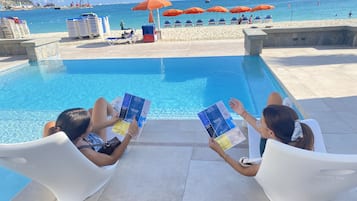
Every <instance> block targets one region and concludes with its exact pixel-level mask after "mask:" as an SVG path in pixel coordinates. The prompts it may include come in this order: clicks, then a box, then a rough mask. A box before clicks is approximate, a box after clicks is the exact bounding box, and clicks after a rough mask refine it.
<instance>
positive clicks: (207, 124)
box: [197, 101, 246, 151]
mask: <svg viewBox="0 0 357 201" xmlns="http://www.w3.org/2000/svg"><path fill="white" fill-rule="evenodd" d="M197 115H198V117H199V119H200V120H201V123H202V125H203V126H204V128H205V129H206V131H207V133H208V134H209V135H210V137H212V138H214V139H215V140H216V141H217V142H218V144H219V145H220V146H221V147H222V149H223V150H224V151H226V150H228V149H230V148H232V147H234V146H235V145H237V144H239V143H241V142H243V141H244V140H245V139H246V137H245V136H244V134H243V133H242V131H241V130H240V129H239V127H238V126H236V125H235V123H234V121H233V118H232V116H231V115H230V113H229V111H228V110H227V108H226V106H225V105H224V103H223V102H222V101H218V102H217V103H215V104H213V105H211V106H209V107H208V108H206V109H205V110H203V111H201V112H199V113H198V114H197Z"/></svg>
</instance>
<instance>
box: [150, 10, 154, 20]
mask: <svg viewBox="0 0 357 201" xmlns="http://www.w3.org/2000/svg"><path fill="white" fill-rule="evenodd" d="M149 23H154V15H153V14H152V10H150V11H149Z"/></svg>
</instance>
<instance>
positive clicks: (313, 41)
mask: <svg viewBox="0 0 357 201" xmlns="http://www.w3.org/2000/svg"><path fill="white" fill-rule="evenodd" d="M262 30H263V31H264V32H265V33H267V37H266V38H265V39H264V41H263V47H284V46H324V45H344V46H351V47H356V37H357V27H350V26H332V27H331V26H330V27H310V28H307V27H305V28H285V29H281V28H279V29H262Z"/></svg>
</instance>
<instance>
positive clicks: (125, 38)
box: [106, 30, 137, 45]
mask: <svg viewBox="0 0 357 201" xmlns="http://www.w3.org/2000/svg"><path fill="white" fill-rule="evenodd" d="M106 41H107V42H108V44H109V45H115V44H124V43H129V44H132V43H136V41H137V37H136V35H135V32H134V31H133V30H131V32H130V33H127V34H123V35H122V36H121V37H107V38H106Z"/></svg>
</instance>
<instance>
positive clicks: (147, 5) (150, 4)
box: [132, 0, 172, 30]
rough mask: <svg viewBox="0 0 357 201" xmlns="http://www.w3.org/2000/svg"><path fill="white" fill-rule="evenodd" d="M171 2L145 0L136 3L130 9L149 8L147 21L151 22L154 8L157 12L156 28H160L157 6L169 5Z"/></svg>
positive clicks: (165, 0) (166, 0)
mask: <svg viewBox="0 0 357 201" xmlns="http://www.w3.org/2000/svg"><path fill="white" fill-rule="evenodd" d="M171 5H172V3H171V2H170V1H168V0H146V1H143V2H141V3H139V4H137V5H136V6H135V7H134V8H132V10H149V11H150V13H149V22H151V23H153V22H154V19H153V16H152V10H153V9H156V12H157V22H158V29H159V30H160V14H159V8H163V7H167V6H171Z"/></svg>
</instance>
